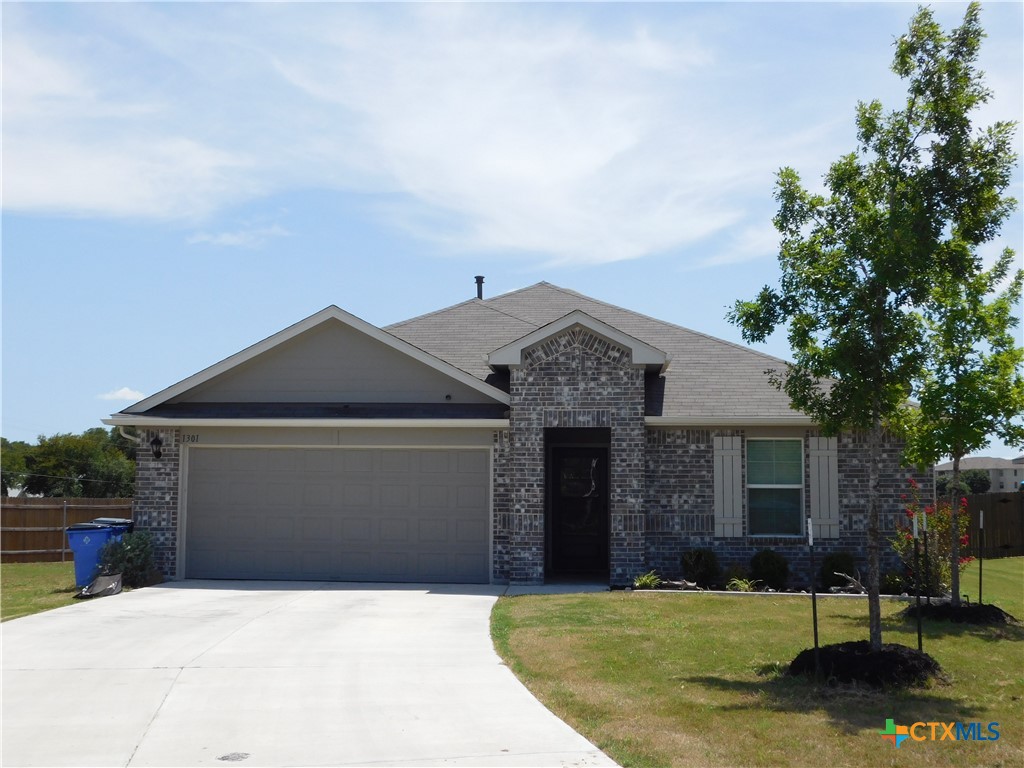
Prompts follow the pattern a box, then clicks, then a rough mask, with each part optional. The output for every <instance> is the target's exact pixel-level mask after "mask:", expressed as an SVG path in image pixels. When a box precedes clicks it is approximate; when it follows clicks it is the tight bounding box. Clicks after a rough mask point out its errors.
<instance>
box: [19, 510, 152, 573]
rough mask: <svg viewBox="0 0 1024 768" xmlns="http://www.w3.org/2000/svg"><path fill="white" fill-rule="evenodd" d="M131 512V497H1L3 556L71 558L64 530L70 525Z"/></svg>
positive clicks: (50, 559) (39, 559) (40, 559)
mask: <svg viewBox="0 0 1024 768" xmlns="http://www.w3.org/2000/svg"><path fill="white" fill-rule="evenodd" d="M131 516H132V500H131V499H49V498H44V499H34V498H33V499H23V498H4V499H0V558H2V559H3V561H4V562H5V563H43V562H55V561H63V560H68V561H70V560H72V556H71V550H70V549H68V539H67V536H66V535H65V533H64V530H65V529H66V528H67V527H68V526H69V525H73V524H74V523H84V522H88V521H89V520H92V519H94V518H97V517H124V518H130V517H131Z"/></svg>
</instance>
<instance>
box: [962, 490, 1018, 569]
mask: <svg viewBox="0 0 1024 768" xmlns="http://www.w3.org/2000/svg"><path fill="white" fill-rule="evenodd" d="M967 511H968V513H969V514H970V516H971V523H970V526H969V527H968V529H967V534H968V536H970V542H969V543H968V545H967V551H968V554H970V555H972V556H973V557H977V556H978V552H979V546H980V544H981V538H980V536H979V530H978V523H979V522H980V520H981V513H982V512H984V513H985V559H986V560H987V559H989V558H992V557H1015V556H1018V555H1024V493H1021V492H1019V491H1012V492H1008V493H976V494H973V495H971V496H968V497H967Z"/></svg>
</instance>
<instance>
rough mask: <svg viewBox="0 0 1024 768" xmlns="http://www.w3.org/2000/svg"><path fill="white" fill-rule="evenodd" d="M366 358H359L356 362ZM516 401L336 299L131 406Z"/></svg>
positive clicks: (140, 410)
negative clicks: (336, 302) (335, 303)
mask: <svg viewBox="0 0 1024 768" xmlns="http://www.w3.org/2000/svg"><path fill="white" fill-rule="evenodd" d="M355 361H358V364H353V362H355ZM435 399H441V400H447V401H451V402H455V403H459V402H461V403H488V402H490V403H494V402H498V403H502V404H507V403H508V395H507V394H505V393H504V392H502V391H501V390H499V389H496V388H494V387H492V386H490V385H489V384H486V383H484V382H483V381H481V380H480V379H478V378H476V377H474V376H472V375H470V374H468V373H466V372H465V371H462V370H460V369H458V368H456V367H455V366H453V365H451V364H450V363H447V362H445V361H443V360H440V359H438V358H437V357H435V356H433V355H431V354H429V353H427V352H425V351H423V350H421V349H419V348H417V347H415V346H413V345H412V344H410V343H408V342H406V341H404V340H402V339H399V338H397V337H395V336H393V335H391V334H389V333H387V332H386V331H383V330H381V329H379V328H377V327H376V326H373V325H371V324H370V323H367V322H366V321H364V320H361V319H359V318H358V317H356V316H354V315H351V314H349V313H348V312H345V311H344V310H342V309H340V308H338V307H336V306H330V307H327V308H326V309H323V310H321V311H320V312H317V313H316V314H315V315H312V316H310V317H308V318H306V319H305V320H302V321H300V322H298V323H296V324H295V325H293V326H291V327H289V328H286V329H285V330H283V331H281V332H279V333H276V334H274V335H273V336H270V337H269V338H267V339H264V340H263V341H261V342H258V343H257V344H254V345H252V346H251V347H248V348H247V349H244V350H242V351H241V352H239V353H237V354H235V355H232V356H231V357H228V358H226V359H225V360H222V361H221V362H219V363H217V364H215V365H213V366H211V367H209V368H207V369H205V370H203V371H200V372H199V373H197V374H195V375H194V376H190V377H189V378H187V379H184V380H183V381H180V382H178V383H177V384H174V385H173V386H171V387H168V388H167V389H165V390H163V391H162V392H159V393H157V394H155V395H153V396H151V397H148V398H146V399H145V400H142V401H140V402H138V403H136V404H135V405H132V406H130V407H129V408H126V409H125V410H124V411H123V413H128V414H140V413H145V412H146V411H149V410H151V409H153V408H155V407H157V406H161V405H165V404H178V403H184V402H193V403H209V402H270V401H276V402H329V401H334V402H433V401H434V400H435Z"/></svg>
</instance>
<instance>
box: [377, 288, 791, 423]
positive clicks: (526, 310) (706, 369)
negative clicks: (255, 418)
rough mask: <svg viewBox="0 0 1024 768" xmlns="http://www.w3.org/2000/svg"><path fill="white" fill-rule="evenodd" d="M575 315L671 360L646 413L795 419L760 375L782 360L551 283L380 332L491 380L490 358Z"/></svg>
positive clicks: (777, 366)
mask: <svg viewBox="0 0 1024 768" xmlns="http://www.w3.org/2000/svg"><path fill="white" fill-rule="evenodd" d="M577 309H578V310H581V311H583V312H586V313H587V314H588V315H590V316H592V317H594V318H596V319H598V320H600V321H602V322H604V323H607V324H608V325H611V326H613V327H615V328H618V329H619V330H620V331H622V332H623V333H626V334H629V335H630V336H633V337H635V338H637V339H640V340H641V341H644V342H646V343H647V344H650V345H651V346H653V347H657V348H658V349H660V350H662V351H663V352H665V353H667V354H668V355H669V358H670V359H671V363H670V365H669V368H668V370H667V371H666V372H665V374H664V393H663V396H660V397H659V392H658V389H659V388H660V387H659V386H658V383H656V382H649V386H648V398H647V399H648V408H647V410H648V415H654V416H669V417H675V418H682V419H685V418H689V417H694V418H700V419H702V420H706V419H708V418H719V417H720V418H723V419H728V420H730V421H732V420H736V419H740V418H775V417H793V416H798V415H799V414H798V413H797V412H796V411H794V410H793V409H792V408H790V405H789V399H788V398H787V397H786V395H785V394H783V393H782V392H779V391H778V390H776V389H775V388H774V387H773V386H772V385H771V384H770V383H769V381H768V376H767V375H766V373H765V372H766V371H767V370H768V369H772V368H774V369H780V370H781V369H782V368H784V367H785V361H783V360H780V359H778V358H775V357H771V356H769V355H765V354H763V353H761V352H758V351H756V350H753V349H749V348H747V347H743V346H740V345H738V344H733V343H732V342H728V341H724V340H722V339H716V338H714V337H712V336H708V335H706V334H703V333H698V332H696V331H691V330H689V329H687V328H682V327H680V326H678V325H673V324H672V323H667V322H664V321H662V320H656V319H655V318H652V317H647V316H646V315H642V314H639V313H637V312H633V311H631V310H628V309H623V308H622V307H617V306H615V305H613V304H608V303H605V302H603V301H598V300H597V299H592V298H590V297H588V296H584V295H583V294H580V293H576V292H575V291H571V290H568V289H566V288H560V287H559V286H556V285H552V284H551V283H546V282H542V283H537V284H536V285H532V286H530V287H528V288H523V289H521V290H518V291H513V292H511V293H506V294H503V295H501V296H495V297H493V298H490V299H485V300H479V299H471V300H469V301H466V302H463V303H461V304H456V305H454V306H452V307H448V308H447V309H442V310H438V311H437V312H431V313H430V314H427V315H421V316H420V317H414V318H412V319H410V320H405V321H403V322H400V323H395V324H394V325H391V326H388V327H387V328H385V329H384V330H386V331H388V332H389V333H391V334H393V335H395V336H397V337H399V338H400V339H403V340H405V341H407V342H409V343H410V344H412V345H414V346H416V347H419V348H420V349H422V350H423V351H425V352H428V353H430V354H432V355H434V356H435V357H439V358H441V359H442V360H444V361H446V362H448V363H450V364H451V365H454V366H455V367H456V368H460V369H461V370H463V371H465V372H466V373H469V374H472V375H473V376H476V377H477V378H479V379H481V380H484V381H491V382H493V381H495V376H494V373H493V372H492V371H491V369H490V368H489V367H488V365H487V354H488V353H490V352H492V351H494V350H495V349H498V348H499V347H502V346H504V345H506V344H509V343H511V342H513V341H515V340H516V339H519V338H522V337H523V336H526V335H527V334H528V333H530V332H532V331H534V330H536V329H537V328H540V327H541V326H544V325H547V324H548V323H551V322H554V321H555V320H558V319H559V318H561V317H564V316H565V315H567V314H569V313H570V312H572V311H573V310H577Z"/></svg>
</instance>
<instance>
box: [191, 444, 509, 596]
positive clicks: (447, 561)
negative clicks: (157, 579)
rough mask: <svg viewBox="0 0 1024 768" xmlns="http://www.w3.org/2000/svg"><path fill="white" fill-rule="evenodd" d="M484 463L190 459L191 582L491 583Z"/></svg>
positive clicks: (195, 454)
mask: <svg viewBox="0 0 1024 768" xmlns="http://www.w3.org/2000/svg"><path fill="white" fill-rule="evenodd" d="M488 470H489V467H488V453H487V452H486V451H482V450H426V449H410V450H397V449H367V450H356V449H296V448H285V449H276V448H259V449H255V448H251V449H250V448H204V449H198V448H194V449H190V450H189V461H188V479H187V486H188V492H187V505H188V506H187V510H186V524H185V527H186V536H185V574H186V576H187V577H188V578H232V579H337V580H344V581H413V582H415V581H439V582H458V583H486V582H487V581H488V522H489V519H490V514H489V506H490V505H489V500H488V488H489V472H488Z"/></svg>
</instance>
